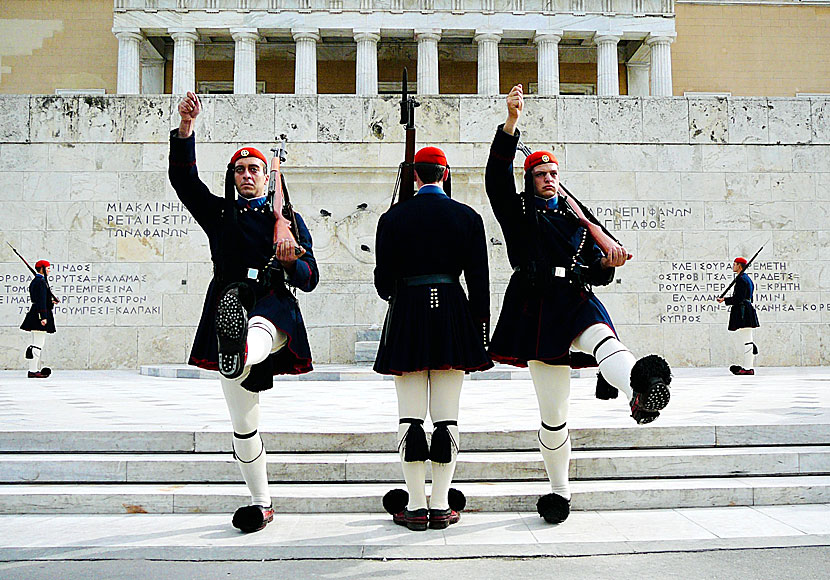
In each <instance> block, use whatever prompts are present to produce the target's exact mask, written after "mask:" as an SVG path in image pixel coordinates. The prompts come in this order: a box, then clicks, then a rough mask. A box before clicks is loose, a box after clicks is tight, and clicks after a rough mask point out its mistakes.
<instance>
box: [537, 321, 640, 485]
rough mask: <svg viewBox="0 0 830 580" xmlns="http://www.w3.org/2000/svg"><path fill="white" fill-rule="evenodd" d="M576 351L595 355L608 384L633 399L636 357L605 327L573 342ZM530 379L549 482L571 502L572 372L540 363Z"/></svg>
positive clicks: (593, 328) (592, 329) (591, 328)
mask: <svg viewBox="0 0 830 580" xmlns="http://www.w3.org/2000/svg"><path fill="white" fill-rule="evenodd" d="M572 346H573V348H574V349H576V350H580V351H582V352H587V353H588V354H592V355H594V357H595V358H596V359H597V362H598V363H599V370H600V372H601V373H602V376H603V377H605V380H606V381H608V382H609V383H610V384H611V385H612V386H614V387H616V388H617V389H619V390H620V391H621V392H622V393H623V394H624V395H625V397H626V398H625V400H626V402H627V401H629V400H630V399H631V397H632V395H633V392H632V390H631V384H630V382H631V368H632V367H633V366H634V363H635V362H636V359H635V358H634V355H632V354H631V352H630V351H629V350H628V349H627V348H626V347H625V346H624V345H623V344H622V343H621V342H620V341H619V340H617V338H616V337H615V336H614V333H613V332H612V331H611V329H610V328H609V327H608V326H606V325H605V324H594V325H593V326H589V327H588V328H587V329H586V330H585V331H583V332H582V334H580V335H579V336H577V337H576V339H575V340H574V341H573V345H572ZM528 367H529V368H530V376H531V378H532V379H533V386H534V388H535V389H536V398H537V399H538V401H539V413H540V415H541V416H542V428H541V429H539V449H540V451H541V452H542V459H543V460H544V462H545V470H546V471H547V473H548V479H550V485H551V491H552V492H553V493H555V494H557V495H561V496H562V497H564V498H565V499H570V498H571V491H570V486H569V485H568V464H569V462H570V458H571V440H570V437H568V427H567V422H568V397H569V396H570V392H571V369H570V367H567V366H561V365H556V366H554V365H549V364H545V363H543V362H541V361H537V360H532V361H529V362H528Z"/></svg>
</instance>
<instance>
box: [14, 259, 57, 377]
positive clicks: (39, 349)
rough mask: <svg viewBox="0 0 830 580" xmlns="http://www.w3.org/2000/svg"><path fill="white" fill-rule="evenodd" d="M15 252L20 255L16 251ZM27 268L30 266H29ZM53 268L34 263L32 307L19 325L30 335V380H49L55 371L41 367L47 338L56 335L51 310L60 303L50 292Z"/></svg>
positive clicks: (27, 353)
mask: <svg viewBox="0 0 830 580" xmlns="http://www.w3.org/2000/svg"><path fill="white" fill-rule="evenodd" d="M12 249H14V248H12ZM14 253H15V254H17V250H15V252H14ZM17 255H18V256H20V254H17ZM21 259H22V256H21ZM23 261H24V262H26V261H25V260H23ZM26 265H27V266H29V264H28V263H27V264H26ZM29 268H31V266H29ZM51 269H52V265H51V264H50V263H49V262H47V261H46V260H38V261H37V263H35V269H34V272H35V277H34V278H33V279H32V281H31V283H30V284H29V299H30V300H31V301H32V306H31V308H29V312H27V313H26V317H25V318H24V319H23V324H21V325H20V330H25V331H28V332H29V334H30V335H31V338H30V340H29V346H28V347H27V348H26V358H27V359H29V372H28V373H27V375H26V376H27V377H28V378H30V379H46V378H49V376H50V375H51V374H52V369H50V368H49V367H41V366H40V364H41V359H42V356H43V348H44V346H45V345H46V335H47V334H54V333H55V316H54V314H53V312H52V309H53V308H54V306H55V304H57V303H58V299H57V298H55V296H54V294H52V291H51V290H50V289H49V280H48V276H49V272H50V271H51Z"/></svg>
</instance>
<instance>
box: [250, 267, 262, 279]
mask: <svg viewBox="0 0 830 580" xmlns="http://www.w3.org/2000/svg"><path fill="white" fill-rule="evenodd" d="M258 277H259V270H257V269H256V268H248V279H249V280H256V279H257V278H258Z"/></svg>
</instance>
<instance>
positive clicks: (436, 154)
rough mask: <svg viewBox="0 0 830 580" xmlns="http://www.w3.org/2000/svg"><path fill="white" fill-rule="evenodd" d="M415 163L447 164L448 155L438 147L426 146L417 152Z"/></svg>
mask: <svg viewBox="0 0 830 580" xmlns="http://www.w3.org/2000/svg"><path fill="white" fill-rule="evenodd" d="M415 163H434V164H435V165H443V166H444V167H446V166H447V157H446V155H444V152H443V151H441V150H440V149H439V148H438V147H424V148H423V149H421V150H420V151H418V152H417V153H416V154H415Z"/></svg>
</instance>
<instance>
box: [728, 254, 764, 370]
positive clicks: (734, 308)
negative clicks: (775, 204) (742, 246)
mask: <svg viewBox="0 0 830 580" xmlns="http://www.w3.org/2000/svg"><path fill="white" fill-rule="evenodd" d="M746 267H747V259H746V258H743V257H737V258H735V261H734V262H732V271H733V272H735V273H736V274H737V276H736V277H735V290H734V291H733V293H732V296H729V297H728V298H723V297H721V298H718V302H720V303H726V304H727V305H729V306H731V308H730V309H729V330H730V331H732V332H735V333H736V335H737V337H738V341H739V343H740V346H741V348H742V349H743V353H744V360H743V363H744V364H743V366H740V365H732V366H730V367H729V370H730V371H731V372H732V374H733V375H754V374H755V355H757V354H758V347H757V346H756V345H755V339H754V337H753V334H754V329H755V328H758V327H759V326H760V324H758V314H757V313H756V312H755V307H754V306H753V305H752V295H753V293H754V292H755V284H754V283H753V282H752V278H750V277H749V275H747V273H746Z"/></svg>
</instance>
